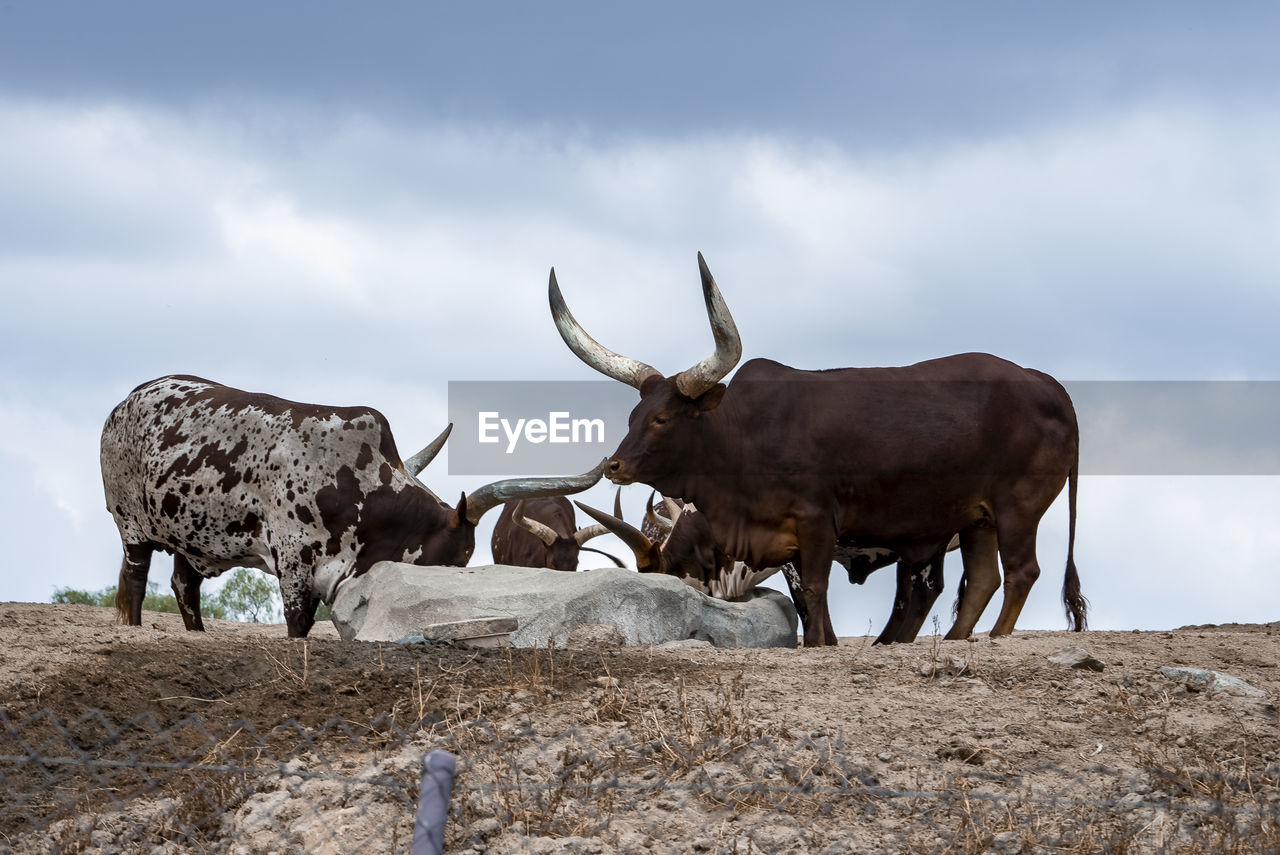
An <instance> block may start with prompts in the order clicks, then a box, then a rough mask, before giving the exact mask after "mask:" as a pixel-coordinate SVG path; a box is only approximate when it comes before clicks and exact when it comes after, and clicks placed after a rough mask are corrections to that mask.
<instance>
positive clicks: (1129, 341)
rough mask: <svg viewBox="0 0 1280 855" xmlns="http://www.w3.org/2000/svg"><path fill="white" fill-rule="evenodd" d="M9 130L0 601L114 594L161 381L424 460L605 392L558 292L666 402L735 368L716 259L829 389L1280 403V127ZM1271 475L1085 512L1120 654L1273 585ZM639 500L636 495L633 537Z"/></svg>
mask: <svg viewBox="0 0 1280 855" xmlns="http://www.w3.org/2000/svg"><path fill="white" fill-rule="evenodd" d="M0 129H3V130H4V131H5V133H0V147H3V151H4V153H5V155H6V156H5V157H3V158H0V183H3V184H4V186H5V187H6V188H14V189H13V192H8V191H7V192H6V195H5V197H4V200H3V201H0V206H3V207H0V236H3V237H0V283H2V284H3V291H4V295H5V298H6V301H7V306H6V309H7V311H6V312H5V313H3V315H0V378H3V382H2V383H0V413H3V415H4V423H5V424H6V425H11V426H17V427H16V429H10V430H9V431H8V432H7V434H6V442H5V445H4V447H3V449H0V450H2V451H3V456H0V465H3V467H4V473H3V474H4V477H3V479H0V480H3V482H4V484H5V486H4V490H3V492H0V497H2V501H3V505H2V506H0V511H3V513H0V518H4V519H5V520H6V522H5V525H6V530H5V532H4V542H5V543H6V544H7V545H9V546H10V552H11V556H10V560H11V562H12V565H13V566H15V567H23V568H25V567H41V568H46V569H47V573H45V574H44V575H41V576H34V575H30V574H21V573H20V574H9V575H7V576H6V577H5V578H4V580H3V581H2V582H0V586H3V587H0V598H36V599H45V598H47V596H48V593H49V590H50V589H51V587H52V585H53V584H68V585H74V586H77V587H100V586H102V585H106V584H110V583H112V582H114V579H115V573H116V570H117V569H118V544H117V543H116V542H114V533H113V531H112V528H111V524H110V518H109V516H107V515H106V513H105V511H104V510H103V509H102V507H101V502H102V500H101V493H100V490H101V485H100V482H99V475H98V472H97V466H96V455H97V451H96V442H97V432H98V430H99V429H100V426H101V423H102V420H103V419H104V418H105V416H106V413H107V412H108V411H109V410H110V408H111V407H112V406H113V405H114V404H115V403H116V402H117V401H118V400H120V398H122V397H123V396H124V395H125V394H126V393H127V392H128V390H129V389H130V388H132V387H133V386H134V385H136V384H137V383H140V382H142V381H144V380H147V379H150V378H152V377H155V376H159V375H161V374H165V373H172V372H182V373H195V374H200V375H203V376H206V377H209V378H211V379H214V380H219V381H222V382H226V383H231V384H233V385H238V386H241V387H244V388H249V389H254V390H258V391H267V392H271V393H274V394H278V395H283V396H285V397H291V398H296V399H300V400H313V401H321V402H325V403H333V404H353V403H364V404H369V405H372V406H375V407H378V408H379V409H381V410H383V411H384V412H385V413H386V414H387V415H388V417H389V418H390V419H391V422H392V424H393V425H394V426H395V430H396V433H397V439H398V441H399V443H400V444H401V446H402V448H416V447H418V446H419V445H421V444H422V443H423V442H425V441H426V440H428V439H430V438H431V437H432V436H434V435H435V433H436V432H438V430H439V429H440V427H442V426H443V424H444V422H445V420H446V419H447V408H446V404H445V399H444V395H445V390H446V384H447V382H448V381H450V380H504V381H505V380H529V379H563V380H592V379H595V377H594V375H593V374H592V372H591V371H590V370H589V369H587V368H586V367H585V366H583V365H581V364H580V363H579V362H578V361H577V360H576V359H575V358H574V357H573V356H572V355H571V354H570V353H569V352H568V351H567V350H566V349H565V348H564V346H563V344H562V343H561V342H560V340H559V337H558V336H557V335H556V333H555V331H554V328H553V326H552V324H551V323H550V320H549V317H548V313H547V308H546V290H545V289H546V277H547V271H548V268H549V267H550V266H552V265H555V266H556V269H557V274H558V276H559V278H560V282H561V285H562V287H563V288H564V292H565V295H566V298H567V299H568V300H569V302H570V305H572V306H573V308H574V312H575V314H576V315H577V316H578V318H579V320H581V321H582V322H583V324H584V325H585V326H586V327H587V328H588V329H589V330H591V331H592V332H593V334H595V335H597V336H598V337H599V338H600V339H601V340H602V341H603V342H604V343H605V344H606V345H608V346H609V347H611V348H613V349H615V350H618V351H621V352H624V353H628V354H630V355H634V356H636V357H638V358H641V359H644V360H645V361H648V362H651V363H653V364H655V365H657V366H658V367H659V368H661V369H663V370H666V371H669V372H673V371H676V370H679V369H681V368H684V367H687V366H688V365H690V364H692V363H693V362H694V361H696V360H698V359H700V358H701V357H702V356H704V355H705V353H706V352H707V349H708V348H709V346H710V335H709V331H708V330H707V326H706V320H705V314H704V312H703V309H702V306H701V298H700V294H699V289H698V284H697V272H696V266H695V263H694V253H695V251H697V250H703V251H704V252H705V253H706V256H707V259H708V261H709V262H710V264H711V267H712V270H713V271H714V272H715V274H716V276H717V278H718V280H719V281H720V284H721V286H722V288H723V290H724V293H725V296H726V298H727V300H728V302H729V305H730V307H731V308H732V310H733V312H734V314H735V317H736V318H737V320H738V325H739V328H740V329H741V330H742V333H743V337H744V343H745V347H746V356H747V357H751V356H765V355H767V356H770V357H773V358H777V359H780V360H782V361H785V362H788V363H791V364H795V365H797V366H799V367H807V368H822V367H834V366H839V365H855V364H863V365H869V364H901V363H905V362H910V361H914V360H916V359H921V358H926V357H931V356H937V355H939V354H943V353H948V352H955V351H959V350H966V349H981V350H989V351H992V352H996V353H999V354H1001V355H1004V356H1008V357H1010V358H1013V359H1015V360H1016V361H1019V362H1022V363H1024V364H1029V365H1033V366H1035V367H1039V368H1042V369H1044V370H1047V371H1050V372H1051V373H1053V374H1055V375H1056V376H1058V377H1060V378H1062V379H1064V380H1085V381H1088V380H1105V379H1110V380H1142V379H1174V380H1210V379H1258V380H1275V379H1278V378H1276V377H1275V376H1274V373H1273V372H1274V366H1275V365H1276V364H1277V361H1276V358H1275V357H1276V353H1275V342H1274V335H1273V331H1272V327H1273V325H1274V321H1273V320H1272V319H1273V318H1274V317H1276V316H1277V311H1276V310H1277V308H1280V307H1277V306H1276V301H1277V296H1276V292H1275V290H1274V288H1273V287H1271V286H1272V283H1274V281H1276V279H1277V274H1278V273H1280V270H1277V267H1280V260H1277V259H1276V258H1275V256H1274V253H1273V252H1271V251H1270V247H1272V246H1274V236H1275V231H1276V228H1277V225H1278V224H1280V179H1278V178H1277V167H1276V166H1275V164H1274V158H1273V157H1272V155H1271V154H1270V153H1271V152H1273V151H1275V150H1277V149H1280V130H1278V128H1277V123H1275V122H1274V121H1273V120H1271V119H1268V118H1266V117H1262V116H1260V115H1259V114H1257V113H1255V112H1251V111H1248V110H1243V111H1242V110H1237V109H1235V108H1234V107H1232V106H1231V105H1227V106H1223V107H1213V106H1205V105H1203V104H1199V105H1197V104H1195V103H1180V104H1175V105H1170V104H1167V103H1162V102H1153V103H1151V104H1148V105H1145V106H1144V107H1143V108H1142V109H1141V110H1137V111H1134V112H1129V113H1124V114H1116V113H1102V114H1099V115H1096V116H1092V117H1090V118H1089V119H1088V120H1087V121H1065V120H1064V121H1063V122H1062V123H1060V124H1057V125H1054V126H1043V127H1033V128H1026V129H1023V130H1020V131H1019V132H1018V133H1015V134H1008V135H995V136H991V137H987V138H984V139H981V140H979V141H977V142H974V141H972V140H968V141H966V140H965V139H963V138H961V139H947V140H934V141H931V142H930V143H928V144H926V145H921V146H918V147H916V148H911V149H904V150H902V151H899V152H896V153H895V154H893V155H887V154H884V153H883V152H881V153H872V154H867V153H865V152H859V151H858V150H855V149H850V148H846V147H842V146H840V145H838V144H836V143H835V142H832V141H829V140H828V141H815V140H814V139H813V138H812V137H809V136H786V135H768V134H762V133H755V134H742V135H714V134H704V135H690V136H682V137H676V138H668V137H664V136H660V135H657V134H647V135H638V136H626V137H617V138H612V139H601V138H599V137H596V136H593V135H591V134H582V135H568V136H564V135H559V134H555V135H553V134H549V133H547V132H545V131H542V130H537V129H534V130H529V129H526V128H521V127H516V126H514V125H512V126H492V125H489V126H482V127H473V126H469V125H466V124H449V125H436V124H431V123H426V122H421V121H418V122H410V123H408V124H405V125H401V124H395V123H391V122H388V121H387V120H385V119H380V118H377V117H375V116H373V115H370V114H366V113H361V112H351V113H339V114H334V115H330V116H326V117H323V118H317V116H316V114H315V113H314V111H309V110H308V109H307V108H303V109H301V110H299V111H297V112H293V111H292V110H291V107H290V105H289V104H284V103H275V104H273V103H268V102H265V101H259V102H256V103H251V104H245V105H242V106H241V107H239V108H235V109H232V108H230V107H228V106H226V105H221V106H219V107H217V108H207V109H202V110H183V111H173V110H166V109H162V108H159V107H155V106H152V107H140V106H138V105H137V104H129V103H127V102H100V101H93V100H90V101H87V102H84V103H77V104H70V105H69V104H66V103H64V104H52V105H51V104H47V103H44V102H39V101H34V100H16V101H15V100H13V99H10V100H7V101H4V102H0ZM320 130H323V131H324V133H319V131H320ZM1087 442H1088V438H1086V443H1087ZM442 464H445V461H441V462H439V463H436V464H434V465H433V467H432V470H428V483H430V484H431V485H432V487H433V489H435V490H436V491H437V492H438V493H440V494H441V495H442V496H445V497H447V498H449V499H450V500H451V501H452V500H453V499H455V498H456V496H457V494H458V493H459V492H462V491H463V490H470V489H474V487H476V486H477V485H478V483H479V482H480V481H482V480H484V479H476V478H473V477H472V478H468V477H462V476H458V477H454V476H449V475H447V474H446V473H447V465H443V467H442ZM1246 480H1247V482H1248V485H1247V487H1245V488H1241V489H1239V490H1234V489H1217V490H1216V491H1214V492H1213V493H1212V494H1211V495H1206V494H1204V493H1203V490H1202V484H1201V482H1200V481H1199V480H1198V479H1177V480H1175V479H1168V478H1166V479H1157V480H1151V481H1142V482H1141V483H1142V484H1144V485H1145V486H1143V487H1141V488H1139V487H1135V486H1131V485H1127V484H1126V485H1124V486H1121V487H1116V486H1111V487H1109V488H1107V490H1110V491H1111V492H1107V490H1098V489H1094V488H1092V487H1090V488H1088V489H1084V488H1082V500H1081V502H1082V509H1083V510H1082V516H1081V524H1080V542H1079V547H1080V552H1079V555H1080V565H1081V572H1082V575H1083V577H1084V583H1085V588H1086V593H1087V594H1088V595H1090V596H1091V597H1092V598H1093V599H1094V602H1095V608H1096V612H1095V614H1097V615H1098V621H1097V625H1102V626H1114V627H1117V628H1128V624H1129V623H1134V625H1137V624H1138V623H1142V624H1143V625H1151V626H1156V625H1167V624H1168V622H1169V621H1176V622H1195V621H1199V620H1214V619H1222V620H1226V619H1229V618H1228V617H1221V618H1217V617H1212V616H1210V615H1211V614H1212V615H1227V614H1229V613H1230V609H1229V608H1228V607H1227V599H1226V598H1227V594H1225V593H1221V595H1220V592H1219V591H1217V590H1215V591H1214V592H1213V596H1212V597H1211V598H1204V597H1200V596H1199V594H1198V593H1197V594H1195V595H1194V596H1192V595H1187V599H1186V600H1179V599H1177V598H1176V597H1175V595H1174V594H1171V593H1167V592H1168V591H1170V590H1172V591H1182V592H1184V594H1185V592H1191V591H1196V590H1197V589H1198V586H1202V581H1203V574H1204V573H1205V572H1206V566H1216V567H1223V568H1228V569H1229V571H1230V573H1231V574H1232V578H1233V579H1237V580H1240V581H1242V582H1243V581H1247V583H1248V584H1251V585H1254V586H1255V589H1256V586H1260V585H1261V586H1263V587H1265V586H1266V585H1267V584H1269V583H1268V582H1266V579H1269V578H1270V575H1268V574H1270V573H1271V571H1270V566H1269V564H1270V560H1271V556H1274V554H1275V549H1274V547H1275V544H1274V543H1273V542H1272V540H1271V539H1269V538H1270V535H1269V534H1268V533H1267V531H1268V528H1269V527H1270V520H1271V519H1273V517H1274V512H1275V508H1276V506H1277V505H1276V497H1275V495H1274V489H1273V487H1272V486H1269V485H1271V484H1272V481H1273V480H1274V479H1246ZM1103 481H1105V479H1089V480H1088V481H1086V485H1089V484H1093V483H1102V482H1103ZM1135 482H1136V481H1135ZM1260 482H1266V484H1262V483H1260ZM1144 491H1145V492H1144ZM644 493H645V495H647V491H644ZM1117 496H1118V497H1119V498H1116V497H1117ZM1108 497H1110V498H1108ZM1152 497H1155V499H1154V500H1153V499H1152ZM643 498H644V497H643V496H641V495H639V493H638V492H637V491H635V490H632V491H629V493H628V494H627V496H626V501H627V502H628V508H629V513H630V514H632V515H633V518H635V516H636V515H638V513H639V508H640V505H641V503H642V502H643ZM588 500H589V501H592V502H594V503H596V504H598V505H606V506H607V504H608V503H609V501H611V493H610V492H609V491H608V489H607V488H605V487H600V488H596V492H593V493H592V494H591V495H590V496H589V497H588ZM1063 516H1064V517H1065V515H1063ZM1189 518H1194V524H1189V523H1188V522H1187V520H1188V519H1189ZM1217 523H1222V524H1221V525H1219V524H1217ZM490 525H491V522H490ZM1043 529H1044V534H1043V535H1042V544H1041V549H1042V553H1041V554H1042V561H1043V565H1044V577H1043V579H1042V581H1041V583H1040V585H1038V586H1037V589H1036V593H1035V595H1034V597H1035V598H1047V599H1033V603H1032V606H1030V607H1029V609H1030V610H1029V611H1028V619H1027V620H1025V621H1024V622H1023V623H1024V625H1026V626H1054V627H1056V626H1060V625H1062V622H1061V616H1060V615H1061V613H1060V609H1059V608H1058V606H1057V604H1056V589H1057V588H1058V587H1059V586H1060V582H1059V581H1057V577H1058V574H1060V572H1061V570H1060V568H1061V563H1062V560H1063V556H1065V521H1064V520H1063V521H1062V522H1060V523H1055V522H1052V521H1050V520H1047V521H1046V523H1045V524H1044V526H1043ZM1224 529H1225V530H1224ZM1050 530H1052V531H1053V532H1055V533H1051V532H1050ZM33 531H35V532H41V536H40V537H35V538H33V537H31V536H30V533H31V532H33ZM487 536H488V529H487V528H484V527H482V530H481V534H480V539H481V542H480V544H479V548H478V549H477V555H476V559H477V560H484V558H485V557H486V556H487V548H486V547H487ZM1054 538H1061V541H1060V545H1059V547H1058V548H1054V546H1053V545H1051V544H1052V542H1053V539H1054ZM1224 538H1227V539H1228V540H1227V541H1226V546H1225V547H1224V545H1223V543H1224V541H1223V539H1224ZM51 543H54V544H59V543H61V544H70V545H69V546H66V547H64V548H62V549H61V550H59V549H52V550H51V548H50V546H49V544H51ZM1215 556H1219V557H1215ZM160 563H161V562H157V565H159V564H160ZM952 565H953V568H952V573H951V578H952V580H953V583H954V580H955V579H956V578H957V577H958V564H956V563H955V562H952ZM165 575H167V568H165V569H164V570H163V571H161V572H158V573H157V574H156V575H155V577H154V578H157V579H162V578H164V576H165ZM882 575H883V574H882ZM1157 580H1158V581H1157ZM1153 586H1155V587H1158V588H1159V590H1158V591H1153V590H1152V587H1153ZM847 587H848V586H847V585H845V583H843V582H842V581H833V590H835V589H840V592H839V593H836V594H834V595H833V596H835V597H837V598H838V600H837V602H839V603H840V604H841V605H840V606H839V608H841V609H842V611H841V613H840V614H841V617H840V618H838V620H837V623H838V626H837V628H838V629H839V630H840V631H841V632H854V631H856V632H861V631H863V630H864V629H865V623H866V621H868V620H873V621H874V623H875V628H876V629H878V628H879V625H880V623H881V622H882V621H883V617H877V615H881V614H882V612H885V611H887V608H886V607H887V597H883V596H881V595H874V596H872V595H869V594H868V595H867V596H863V594H864V591H863V589H848V590H847V591H845V590H844V589H845V588H847ZM1228 587H1229V586H1225V585H1224V586H1219V588H1222V589H1226V588H1228ZM1036 603H1042V605H1040V606H1037V605H1036ZM1188 603H1189V605H1188ZM864 604H865V605H864ZM1120 604H1123V608H1121V607H1120ZM864 608H865V610H863V609H864ZM1195 608H1201V610H1202V615H1203V616H1199V617H1197V616H1194V615H1188V616H1187V617H1185V618H1183V617H1177V618H1174V617H1173V615H1182V614H1184V613H1185V612H1187V611H1188V610H1190V611H1194V610H1195ZM1243 608H1244V607H1242V611H1240V612H1239V614H1243V613H1244V611H1243ZM1037 609H1038V610H1037ZM868 615H869V616H870V617H868ZM1241 619H1243V618H1241ZM945 622H946V621H945V619H944V623H945Z"/></svg>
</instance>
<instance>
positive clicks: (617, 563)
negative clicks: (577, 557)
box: [582, 546, 627, 567]
mask: <svg viewBox="0 0 1280 855" xmlns="http://www.w3.org/2000/svg"><path fill="white" fill-rule="evenodd" d="M582 551H583V552H594V553H595V554H596V555H603V556H604V557H605V558H608V559H609V560H610V561H612V562H613V564H614V566H615V567H626V566H627V565H625V564H623V563H622V559H621V558H619V557H618V556H616V555H614V554H613V553H611V552H605V551H604V550H603V549H592V548H591V547H590V546H584V547H582Z"/></svg>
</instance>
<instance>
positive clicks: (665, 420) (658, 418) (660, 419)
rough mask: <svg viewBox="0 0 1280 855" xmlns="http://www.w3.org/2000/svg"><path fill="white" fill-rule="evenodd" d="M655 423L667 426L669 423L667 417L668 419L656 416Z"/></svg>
mask: <svg viewBox="0 0 1280 855" xmlns="http://www.w3.org/2000/svg"><path fill="white" fill-rule="evenodd" d="M653 423H654V424H655V425H665V424H666V423H667V417H666V416H654V417H653Z"/></svg>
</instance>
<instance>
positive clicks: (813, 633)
mask: <svg viewBox="0 0 1280 855" xmlns="http://www.w3.org/2000/svg"><path fill="white" fill-rule="evenodd" d="M798 529H799V530H798V532H797V534H799V538H798V539H799V541H800V553H799V554H798V555H797V556H796V557H795V564H796V565H797V566H796V569H797V570H799V571H800V594H801V599H802V600H803V601H804V608H805V612H804V613H805V614H807V615H808V620H806V621H805V622H804V646H805V647H822V646H824V645H835V644H836V643H837V642H836V633H835V628H834V627H833V626H832V625H831V612H830V611H828V609H827V584H828V583H829V582H830V580H831V562H832V560H833V558H834V553H835V549H836V533H835V529H834V528H833V527H832V525H831V523H830V522H829V521H828V522H827V523H826V524H825V525H824V524H823V523H822V522H821V521H819V522H818V523H806V522H803V521H802V522H801V523H800V525H799V526H798Z"/></svg>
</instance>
